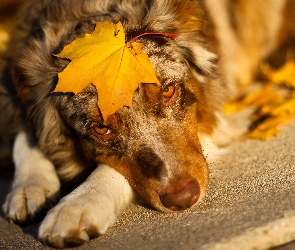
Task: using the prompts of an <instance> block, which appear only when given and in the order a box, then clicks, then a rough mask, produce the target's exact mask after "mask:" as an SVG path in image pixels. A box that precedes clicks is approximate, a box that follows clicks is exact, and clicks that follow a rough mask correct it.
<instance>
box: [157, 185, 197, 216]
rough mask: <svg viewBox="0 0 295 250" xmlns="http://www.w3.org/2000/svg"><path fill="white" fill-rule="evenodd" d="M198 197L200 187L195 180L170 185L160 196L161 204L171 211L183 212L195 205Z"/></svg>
mask: <svg viewBox="0 0 295 250" xmlns="http://www.w3.org/2000/svg"><path fill="white" fill-rule="evenodd" d="M199 196H200V185H199V183H198V182H197V181H196V180H190V181H185V180H181V181H178V182H176V183H173V184H172V185H170V186H169V187H168V188H167V190H166V193H165V194H163V195H161V196H160V199H161V201H162V204H163V205H164V206H165V207H167V208H168V209H170V210H172V211H179V210H184V209H187V208H189V207H191V206H192V205H193V204H195V203H196V202H197V201H198V199H199Z"/></svg>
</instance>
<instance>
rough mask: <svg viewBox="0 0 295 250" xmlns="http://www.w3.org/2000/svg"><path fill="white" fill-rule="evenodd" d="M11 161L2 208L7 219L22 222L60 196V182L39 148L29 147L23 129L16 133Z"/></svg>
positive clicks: (51, 165) (32, 216) (31, 217)
mask: <svg viewBox="0 0 295 250" xmlns="http://www.w3.org/2000/svg"><path fill="white" fill-rule="evenodd" d="M13 160H14V163H15V177H14V182H13V185H12V191H11V192H10V194H9V195H8V196H7V198H6V201H5V203H4V205H3V208H4V211H5V213H6V215H7V216H8V218H10V219H11V220H13V221H18V222H24V221H27V220H30V219H33V218H34V217H35V216H36V214H37V213H39V212H41V210H42V209H44V208H45V207H46V206H50V205H52V203H55V199H56V198H57V197H58V196H59V189H60V182H59V179H58V177H57V175H56V173H55V169H54V166H53V164H52V163H51V162H50V161H49V160H47V159H46V158H45V157H44V155H43V154H42V153H41V152H40V150H38V149H37V148H34V147H31V146H30V143H29V139H28V137H27V135H26V134H25V133H24V132H21V133H19V134H18V135H17V136H16V139H15V143H14V148H13Z"/></svg>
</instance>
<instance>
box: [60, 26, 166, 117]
mask: <svg viewBox="0 0 295 250" xmlns="http://www.w3.org/2000/svg"><path fill="white" fill-rule="evenodd" d="M142 48H143V44H142V43H137V42H132V43H125V32H124V28H123V26H122V24H121V23H120V22H119V23H117V24H114V23H112V22H109V21H105V22H97V23H96V27H95V31H94V32H93V33H91V34H85V36H84V37H81V38H77V39H76V40H74V41H73V42H72V43H71V44H69V45H67V46H65V48H64V49H63V51H62V52H61V53H60V54H58V55H56V56H58V57H60V58H68V59H71V60H72V61H71V62H70V63H69V64H68V65H67V67H66V68H65V69H64V70H63V71H62V72H60V73H59V74H58V83H57V85H56V88H55V90H54V92H73V93H75V94H77V93H79V92H81V91H82V90H83V89H85V88H86V87H88V86H89V84H93V85H94V86H95V87H96V90H97V93H98V107H99V108H100V111H101V114H102V116H103V118H104V120H106V118H107V117H108V116H109V115H111V114H113V113H115V112H116V111H117V110H118V109H119V108H121V107H123V106H129V107H131V105H132V97H133V94H134V91H135V90H136V89H137V88H138V85H139V84H140V83H157V84H160V83H159V81H158V79H157V77H156V74H155V70H154V67H153V65H152V63H151V62H150V60H149V58H148V56H147V55H146V53H145V52H144V51H143V50H142Z"/></svg>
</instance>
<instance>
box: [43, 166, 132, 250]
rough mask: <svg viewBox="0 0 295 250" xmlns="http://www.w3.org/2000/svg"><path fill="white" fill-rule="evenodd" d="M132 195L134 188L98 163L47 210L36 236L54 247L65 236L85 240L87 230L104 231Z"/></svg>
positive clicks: (111, 170)
mask: <svg viewBox="0 0 295 250" xmlns="http://www.w3.org/2000/svg"><path fill="white" fill-rule="evenodd" d="M133 195H134V194H133V189H132V188H131V186H130V185H129V183H128V181H127V180H126V179H125V178H124V177H123V176H122V175H121V174H119V173H118V172H117V171H116V170H114V169H112V168H111V167H109V166H107V165H104V164H101V165H99V166H98V168H97V169H96V170H94V171H93V173H92V174H91V175H90V176H89V177H88V179H87V180H86V181H85V182H84V183H83V184H82V185H80V186H79V187H78V188H76V189H75V190H74V191H73V192H72V193H70V194H69V195H67V196H65V197H64V198H63V199H62V200H61V201H60V202H59V204H58V205H56V206H55V207H54V208H53V209H52V210H50V211H49V212H48V214H47V216H46V217H45V219H44V221H43V222H42V224H41V226H40V229H39V237H40V238H41V239H43V240H44V241H46V242H47V243H49V244H50V245H53V246H55V247H65V242H64V241H65V240H67V239H73V238H75V239H79V240H81V241H88V240H89V239H90V237H89V234H88V233H89V232H90V233H91V232H95V233H98V234H103V233H105V232H106V230H107V229H108V228H109V227H110V226H111V225H112V224H113V223H114V222H115V221H116V219H117V217H118V215H119V214H120V213H121V212H122V210H123V209H124V208H125V207H127V206H128V205H129V204H130V203H131V202H132V200H133ZM73 230H75V234H74V235H73Z"/></svg>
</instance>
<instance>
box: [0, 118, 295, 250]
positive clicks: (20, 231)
mask: <svg viewBox="0 0 295 250" xmlns="http://www.w3.org/2000/svg"><path fill="white" fill-rule="evenodd" d="M294 137H295V120H294V121H293V122H292V123H291V124H289V125H287V126H286V127H284V129H283V130H282V132H281V133H280V134H279V136H277V137H275V138H272V139H270V140H268V141H256V140H246V141H237V142H235V143H234V144H233V145H232V146H231V151H229V152H228V153H227V154H226V155H225V156H224V157H223V158H222V159H221V160H219V161H218V162H215V163H214V164H211V167H210V169H211V170H210V177H211V179H210V185H209V191H208V193H207V196H206V198H205V200H204V201H203V202H202V203H201V204H200V206H199V207H198V208H195V209H192V210H190V211H186V212H182V213H175V214H164V213H160V212H157V211H154V210H152V209H150V208H148V207H146V206H144V204H139V205H132V206H131V207H130V208H128V209H127V210H126V211H125V212H124V213H123V214H122V216H120V218H119V220H118V221H117V222H116V224H115V225H114V226H113V227H112V228H110V229H109V231H108V232H107V234H105V235H103V236H101V237H99V238H97V239H94V240H92V241H90V242H89V243H86V244H84V245H82V246H80V247H78V248H77V249H79V250H90V249H91V250H92V249H110V250H113V249H149V250H150V249H175V250H179V249H212V250H215V249H227V250H228V249H235V250H238V249H269V248H273V247H277V246H280V247H279V248H278V249H280V250H283V249H284V250H287V249H288V250H289V249H295V243H289V242H291V241H293V240H295V175H294V173H295V140H294ZM10 181H11V179H10V178H4V177H3V176H2V175H0V203H1V204H3V202H4V198H5V195H6V193H7V192H8V189H9V185H10ZM3 217H4V215H3V212H2V211H1V213H0V249H50V248H47V247H45V246H44V245H43V244H41V243H40V242H39V240H38V239H37V228H38V225H37V224H35V225H30V226H25V227H19V226H16V225H13V224H9V223H8V222H7V221H5V220H4V218H3ZM286 243H288V244H286Z"/></svg>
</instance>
